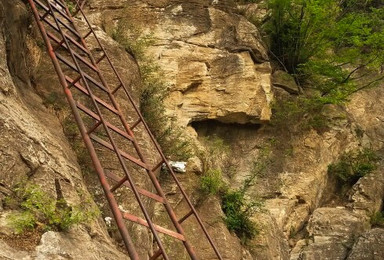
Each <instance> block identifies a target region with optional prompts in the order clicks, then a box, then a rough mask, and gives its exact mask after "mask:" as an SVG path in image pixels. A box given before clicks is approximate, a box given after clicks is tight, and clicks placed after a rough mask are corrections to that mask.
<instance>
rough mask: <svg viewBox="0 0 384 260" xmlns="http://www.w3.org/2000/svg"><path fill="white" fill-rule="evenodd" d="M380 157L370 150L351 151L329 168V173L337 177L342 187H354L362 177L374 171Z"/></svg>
mask: <svg viewBox="0 0 384 260" xmlns="http://www.w3.org/2000/svg"><path fill="white" fill-rule="evenodd" d="M378 160H379V158H378V156H377V155H376V154H375V153H374V152H373V151H372V150H370V149H363V150H361V151H351V152H348V153H346V154H344V155H342V156H341V158H340V160H339V161H338V162H337V163H334V164H330V165H329V166H328V173H329V174H332V175H334V176H336V177H337V179H338V181H339V182H340V183H341V184H342V185H348V186H352V185H353V184H355V183H356V182H357V181H358V180H359V179H360V178H361V177H363V176H365V175H367V174H369V173H371V172H372V171H374V170H375V169H376V168H377V166H376V162H377V161H378Z"/></svg>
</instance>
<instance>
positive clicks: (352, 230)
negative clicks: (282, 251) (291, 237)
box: [291, 207, 369, 260]
mask: <svg viewBox="0 0 384 260" xmlns="http://www.w3.org/2000/svg"><path fill="white" fill-rule="evenodd" d="M368 228H369V223H367V221H366V219H364V218H363V217H362V216H361V215H358V214H356V213H353V211H351V210H348V209H345V208H341V207H340V208H318V209H316V210H315V211H314V212H313V214H312V216H311V218H310V220H309V223H308V226H307V231H308V237H309V239H307V240H306V241H305V240H303V241H302V242H301V243H297V245H296V248H295V249H293V253H292V254H291V259H340V260H341V259H345V258H346V256H347V254H348V251H349V248H350V247H351V246H352V245H353V243H354V240H355V238H356V237H358V236H359V235H360V234H361V233H363V232H364V231H365V230H367V229H368Z"/></svg>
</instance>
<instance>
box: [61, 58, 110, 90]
mask: <svg viewBox="0 0 384 260" xmlns="http://www.w3.org/2000/svg"><path fill="white" fill-rule="evenodd" d="M55 55H56V57H57V58H58V59H59V60H60V61H61V62H63V63H64V64H65V65H67V66H68V67H70V68H71V69H72V70H74V71H76V72H77V73H79V74H80V71H79V70H78V69H77V67H76V66H75V64H73V63H72V62H70V61H69V60H67V59H66V58H64V57H63V56H62V55H61V54H59V53H55ZM81 73H83V75H84V77H85V78H86V79H87V80H89V81H90V82H92V83H93V84H94V85H95V86H97V87H98V88H99V89H101V90H103V91H104V92H106V93H109V91H108V89H106V88H105V87H104V86H103V84H101V83H100V82H98V81H97V80H95V79H94V78H92V77H91V76H89V75H88V74H87V73H85V72H83V71H81Z"/></svg>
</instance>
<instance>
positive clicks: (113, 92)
mask: <svg viewBox="0 0 384 260" xmlns="http://www.w3.org/2000/svg"><path fill="white" fill-rule="evenodd" d="M122 86H123V84H121V83H120V85H118V86H117V87H116V88H115V89H114V90H113V91H112V92H111V93H112V94H115V93H116V92H117V91H118V90H119V89H120V88H121V87H122Z"/></svg>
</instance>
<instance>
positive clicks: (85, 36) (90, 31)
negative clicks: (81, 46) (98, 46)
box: [83, 30, 92, 39]
mask: <svg viewBox="0 0 384 260" xmlns="http://www.w3.org/2000/svg"><path fill="white" fill-rule="evenodd" d="M91 34H92V30H89V32H87V33H86V34H85V35H84V37H83V39H85V38H87V37H88V36H89V35H91Z"/></svg>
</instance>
